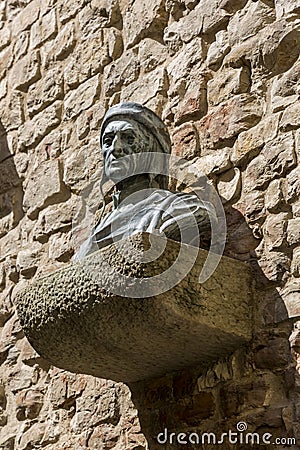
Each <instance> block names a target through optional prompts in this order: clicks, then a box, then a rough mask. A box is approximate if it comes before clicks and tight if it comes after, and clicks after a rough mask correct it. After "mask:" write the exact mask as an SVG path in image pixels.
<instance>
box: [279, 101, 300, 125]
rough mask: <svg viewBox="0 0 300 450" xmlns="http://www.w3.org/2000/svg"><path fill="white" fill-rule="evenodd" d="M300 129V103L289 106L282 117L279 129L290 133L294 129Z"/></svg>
mask: <svg viewBox="0 0 300 450" xmlns="http://www.w3.org/2000/svg"><path fill="white" fill-rule="evenodd" d="M299 127H300V118H299V101H297V102H296V103H293V104H292V105H290V106H288V107H287V108H286V109H285V110H284V112H283V115H282V118H281V120H280V123H279V128H280V130H282V131H290V130H292V129H294V128H299Z"/></svg>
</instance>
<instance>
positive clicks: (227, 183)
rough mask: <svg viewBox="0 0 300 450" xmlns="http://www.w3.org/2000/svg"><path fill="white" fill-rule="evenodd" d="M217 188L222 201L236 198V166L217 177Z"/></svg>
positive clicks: (238, 183) (238, 176)
mask: <svg viewBox="0 0 300 450" xmlns="http://www.w3.org/2000/svg"><path fill="white" fill-rule="evenodd" d="M217 189H218V193H219V195H220V196H221V198H222V201H223V202H224V203H227V202H230V201H232V200H233V199H236V198H237V197H238V196H239V195H240V193H241V172H240V170H239V169H238V168H237V167H235V168H232V169H230V170H228V171H226V172H224V173H222V174H221V175H220V176H219V177H218V185H217ZM245 237H246V236H245Z"/></svg>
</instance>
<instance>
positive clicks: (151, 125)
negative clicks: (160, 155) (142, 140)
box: [100, 102, 171, 153]
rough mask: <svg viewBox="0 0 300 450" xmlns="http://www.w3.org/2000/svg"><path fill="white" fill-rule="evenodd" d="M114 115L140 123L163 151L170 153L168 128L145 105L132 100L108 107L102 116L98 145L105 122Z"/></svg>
mask: <svg viewBox="0 0 300 450" xmlns="http://www.w3.org/2000/svg"><path fill="white" fill-rule="evenodd" d="M115 116H118V118H119V117H120V116H124V118H126V117H127V118H130V119H133V120H135V121H136V122H138V123H141V124H142V125H144V127H145V128H147V130H148V131H150V132H151V133H152V134H153V136H155V137H156V139H157V141H158V142H159V144H160V146H161V148H162V150H163V152H164V153H171V139H170V135H169V132H168V129H167V127H166V126H165V124H164V123H163V121H162V120H161V119H160V118H159V117H158V116H157V115H156V114H155V113H154V112H153V111H151V110H150V109H148V108H146V106H143V105H140V104H139V103H134V102H126V103H118V104H117V105H114V106H112V107H111V108H109V110H108V111H107V113H106V114H105V116H104V119H103V122H102V125H101V129H100V145H101V143H102V135H103V132H104V130H105V128H106V126H107V124H108V123H109V122H111V120H113V119H114V117H115Z"/></svg>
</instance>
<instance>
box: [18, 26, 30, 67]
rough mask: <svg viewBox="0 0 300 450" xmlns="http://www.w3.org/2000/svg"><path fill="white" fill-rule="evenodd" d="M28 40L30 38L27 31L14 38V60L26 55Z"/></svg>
mask: <svg viewBox="0 0 300 450" xmlns="http://www.w3.org/2000/svg"><path fill="white" fill-rule="evenodd" d="M29 38H30V32H29V31H23V32H22V33H20V34H19V35H18V37H17V38H16V42H15V45H14V57H15V60H18V59H20V58H21V57H22V56H24V55H25V54H26V52H27V49H28V45H29Z"/></svg>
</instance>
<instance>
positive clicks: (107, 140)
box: [103, 136, 113, 147]
mask: <svg viewBox="0 0 300 450" xmlns="http://www.w3.org/2000/svg"><path fill="white" fill-rule="evenodd" d="M112 141H113V140H112V138H111V137H110V136H105V138H104V139H103V143H104V145H106V146H108V147H109V146H110V145H111V144H112Z"/></svg>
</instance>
